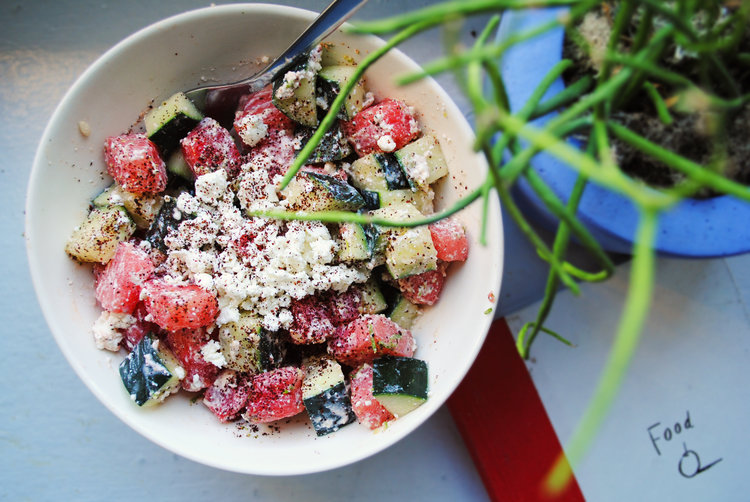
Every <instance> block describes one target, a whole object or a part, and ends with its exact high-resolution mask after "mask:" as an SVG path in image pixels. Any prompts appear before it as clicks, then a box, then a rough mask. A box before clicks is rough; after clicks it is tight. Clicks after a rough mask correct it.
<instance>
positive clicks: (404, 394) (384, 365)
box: [372, 356, 427, 417]
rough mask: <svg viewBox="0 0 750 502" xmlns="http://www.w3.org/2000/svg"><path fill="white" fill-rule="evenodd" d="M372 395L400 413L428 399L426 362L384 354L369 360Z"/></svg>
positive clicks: (397, 413) (401, 414)
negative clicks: (371, 372) (371, 360)
mask: <svg viewBox="0 0 750 502" xmlns="http://www.w3.org/2000/svg"><path fill="white" fill-rule="evenodd" d="M372 370H373V378H372V395H373V397H374V398H375V399H377V400H378V402H380V404H382V405H383V406H384V407H385V408H386V409H387V410H388V411H390V412H391V413H393V414H394V415H395V416H396V417H400V416H403V415H406V414H407V413H410V412H411V411H414V410H415V409H416V408H418V407H419V406H421V405H422V404H423V403H424V402H425V401H426V400H427V363H426V362H425V361H422V360H421V359H414V358H411V357H398V356H383V357H381V358H378V359H376V360H375V361H373V363H372Z"/></svg>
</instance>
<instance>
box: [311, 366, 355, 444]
mask: <svg viewBox="0 0 750 502" xmlns="http://www.w3.org/2000/svg"><path fill="white" fill-rule="evenodd" d="M303 366H304V368H305V379H304V381H303V382H302V402H303V403H304V405H305V409H306V410H307V414H308V415H309V416H310V421H311V422H312V425H313V428H314V429H315V433H316V434H317V435H318V436H324V435H326V434H330V433H331V432H335V431H337V430H339V429H340V428H341V427H343V426H345V425H347V424H350V423H352V422H354V421H355V420H356V416H355V415H354V411H353V410H352V403H351V399H350V398H349V393H348V392H347V388H346V382H345V380H344V372H343V371H342V370H341V366H340V365H339V363H338V362H336V361H335V360H334V359H333V358H331V357H329V356H320V357H312V358H308V359H306V360H305V361H304V364H303Z"/></svg>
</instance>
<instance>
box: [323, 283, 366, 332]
mask: <svg viewBox="0 0 750 502" xmlns="http://www.w3.org/2000/svg"><path fill="white" fill-rule="evenodd" d="M361 303H362V296H361V292H360V291H359V289H358V288H356V287H351V288H349V289H347V290H346V291H344V292H343V293H335V292H334V293H332V294H331V295H330V297H329V298H328V308H329V310H330V312H331V318H332V322H333V324H334V325H336V326H338V325H339V324H346V323H348V322H351V321H353V320H355V319H356V318H357V317H359V314H360V311H359V309H360V304H361Z"/></svg>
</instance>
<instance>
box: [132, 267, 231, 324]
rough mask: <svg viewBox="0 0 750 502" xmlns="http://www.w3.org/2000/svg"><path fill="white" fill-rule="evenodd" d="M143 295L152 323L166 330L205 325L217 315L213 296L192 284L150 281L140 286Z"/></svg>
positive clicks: (217, 307) (158, 280) (216, 304)
mask: <svg viewBox="0 0 750 502" xmlns="http://www.w3.org/2000/svg"><path fill="white" fill-rule="evenodd" d="M142 296H143V297H144V303H145V304H146V310H148V313H149V314H150V315H151V318H152V321H153V322H154V323H156V324H158V325H159V327H161V328H162V329H165V330H167V331H176V330H178V329H182V328H193V329H194V328H200V327H203V326H207V325H209V324H211V323H212V322H213V320H214V319H216V315H217V314H218V313H219V304H218V302H217V300H216V296H214V294H213V293H211V292H209V291H206V290H205V289H203V288H201V287H200V286H197V285H195V284H168V283H167V282H165V281H163V280H161V279H151V280H150V281H147V282H145V283H144V284H143V295H142Z"/></svg>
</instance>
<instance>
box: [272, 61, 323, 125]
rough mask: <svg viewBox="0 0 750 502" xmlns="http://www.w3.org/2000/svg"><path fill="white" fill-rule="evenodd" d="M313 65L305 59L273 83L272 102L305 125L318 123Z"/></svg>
mask: <svg viewBox="0 0 750 502" xmlns="http://www.w3.org/2000/svg"><path fill="white" fill-rule="evenodd" d="M315 77H316V72H315V65H314V63H312V62H311V61H310V60H309V59H305V60H304V61H302V62H300V63H299V64H297V65H295V66H294V67H293V68H292V69H291V70H289V71H287V72H286V73H284V75H282V76H281V77H280V78H278V79H276V80H275V81H274V83H273V104H274V105H275V106H276V108H278V109H279V110H281V112H282V113H283V114H284V115H286V116H287V117H289V118H290V119H292V120H293V121H295V122H297V123H299V124H302V125H304V126H307V127H317V125H318V105H317V101H316V99H317V98H316V94H315Z"/></svg>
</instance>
